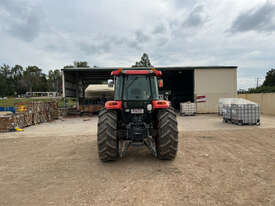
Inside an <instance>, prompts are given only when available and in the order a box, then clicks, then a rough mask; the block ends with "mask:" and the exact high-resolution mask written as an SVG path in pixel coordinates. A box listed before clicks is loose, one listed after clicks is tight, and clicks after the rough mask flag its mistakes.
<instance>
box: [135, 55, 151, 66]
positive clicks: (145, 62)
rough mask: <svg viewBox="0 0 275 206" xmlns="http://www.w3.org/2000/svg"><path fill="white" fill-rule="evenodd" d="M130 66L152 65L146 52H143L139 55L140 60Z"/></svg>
mask: <svg viewBox="0 0 275 206" xmlns="http://www.w3.org/2000/svg"><path fill="white" fill-rule="evenodd" d="M132 67H153V65H152V64H151V62H150V59H149V56H148V54H146V53H144V54H143V55H142V57H141V60H140V61H139V62H136V64H135V65H133V66H132Z"/></svg>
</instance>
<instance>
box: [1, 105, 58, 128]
mask: <svg viewBox="0 0 275 206" xmlns="http://www.w3.org/2000/svg"><path fill="white" fill-rule="evenodd" d="M15 111H16V112H15V114H13V113H11V112H10V113H9V114H6V115H1V116H0V131H1V132H7V131H10V130H12V129H14V128H16V127H19V128H24V127H28V126H31V125H35V124H40V123H44V122H48V121H52V120H54V119H57V118H58V105H57V102H32V103H17V104H15Z"/></svg>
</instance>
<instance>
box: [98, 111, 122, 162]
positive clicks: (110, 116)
mask: <svg viewBox="0 0 275 206" xmlns="http://www.w3.org/2000/svg"><path fill="white" fill-rule="evenodd" d="M97 148H98V156H99V159H100V160H102V161H103V162H107V161H113V160H116V159H117V158H118V156H119V153H118V151H119V150H118V136H117V112H116V111H114V110H105V109H104V110H102V111H101V112H100V114H99V116H98V124H97Z"/></svg>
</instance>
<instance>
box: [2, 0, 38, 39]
mask: <svg viewBox="0 0 275 206" xmlns="http://www.w3.org/2000/svg"><path fill="white" fill-rule="evenodd" d="M0 9H1V10H2V11H4V12H2V17H3V19H2V21H4V22H2V24H4V25H5V26H3V28H4V31H6V32H7V33H9V34H10V35H12V36H14V37H16V38H19V39H21V40H23V41H27V42H29V41H32V40H34V39H35V38H37V37H38V36H39V34H40V32H41V29H42V21H41V20H42V13H43V12H42V11H41V9H40V8H38V7H33V6H31V5H29V4H27V3H26V2H17V1H14V0H10V1H7V0H2V1H1V4H0Z"/></svg>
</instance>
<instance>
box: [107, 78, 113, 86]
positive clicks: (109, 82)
mask: <svg viewBox="0 0 275 206" xmlns="http://www.w3.org/2000/svg"><path fill="white" fill-rule="evenodd" d="M107 82H108V87H114V80H112V79H108V81H107Z"/></svg>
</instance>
